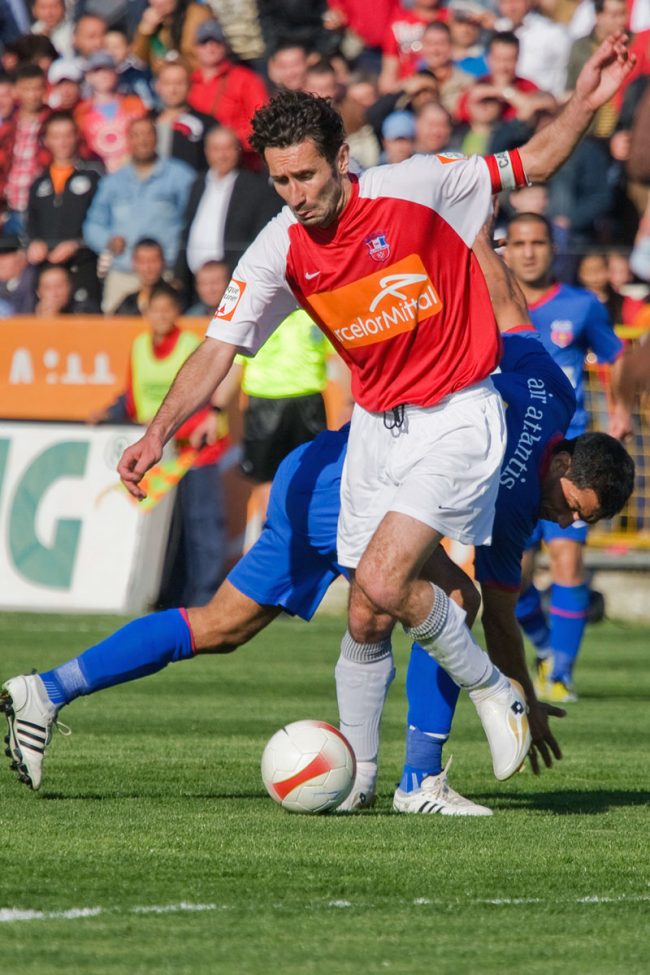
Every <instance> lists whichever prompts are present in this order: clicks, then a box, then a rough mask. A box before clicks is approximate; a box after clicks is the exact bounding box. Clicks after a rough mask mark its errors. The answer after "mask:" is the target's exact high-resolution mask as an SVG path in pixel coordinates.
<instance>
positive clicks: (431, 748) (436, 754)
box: [400, 643, 460, 792]
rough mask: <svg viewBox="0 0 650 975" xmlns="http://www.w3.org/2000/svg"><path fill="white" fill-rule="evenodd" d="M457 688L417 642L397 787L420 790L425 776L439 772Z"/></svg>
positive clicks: (409, 678)
mask: <svg viewBox="0 0 650 975" xmlns="http://www.w3.org/2000/svg"><path fill="white" fill-rule="evenodd" d="M459 694H460V688H459V687H458V685H457V684H454V682H453V680H452V679H451V677H450V676H449V674H448V673H447V672H446V671H445V670H443V669H442V667H441V666H440V664H439V663H438V662H437V661H436V660H434V659H433V657H431V656H430V655H429V654H428V653H427V652H426V650H424V649H423V648H422V647H421V646H420V645H419V644H418V643H414V644H413V647H412V649H411V659H410V660H409V667H408V671H407V674H406V695H407V697H408V705H409V710H408V726H407V731H406V761H405V764H404V770H403V772H402V778H401V781H400V789H403V791H404V792H413V791H414V790H415V789H419V787H420V784H421V782H422V779H425V778H426V777H427V775H438V774H439V773H440V772H441V771H442V748H443V745H444V743H445V742H446V741H447V738H448V737H449V731H450V729H451V722H452V718H453V716H454V711H455V710H456V702H457V700H458V695H459Z"/></svg>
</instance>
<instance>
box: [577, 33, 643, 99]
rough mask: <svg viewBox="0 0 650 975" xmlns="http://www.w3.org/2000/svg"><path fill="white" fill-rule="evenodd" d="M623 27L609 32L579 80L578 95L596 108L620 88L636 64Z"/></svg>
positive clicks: (579, 76) (584, 68) (587, 63)
mask: <svg viewBox="0 0 650 975" xmlns="http://www.w3.org/2000/svg"><path fill="white" fill-rule="evenodd" d="M627 45H628V39H627V36H626V35H625V34H624V33H623V32H622V31H617V33H615V34H610V35H609V37H608V38H607V39H606V40H604V41H603V43H602V44H601V45H600V47H599V48H598V49H597V50H596V51H594V53H593V54H592V56H591V57H590V58H589V60H588V61H587V62H586V64H585V65H584V67H583V69H582V71H581V72H580V74H579V75H578V80H577V81H576V88H575V93H576V96H577V97H578V98H580V99H582V101H584V102H585V103H586V105H587V107H588V108H589V109H590V110H591V111H592V112H595V111H596V110H597V109H598V108H600V107H601V105H604V104H605V102H608V101H609V100H610V98H611V97H612V96H613V95H614V94H615V93H616V92H617V91H618V89H619V88H620V87H621V85H622V84H623V82H624V81H625V79H626V78H627V77H628V76H629V75H630V73H631V72H632V69H633V68H634V66H635V64H636V56H635V55H633V54H630V52H629V51H628V47H627Z"/></svg>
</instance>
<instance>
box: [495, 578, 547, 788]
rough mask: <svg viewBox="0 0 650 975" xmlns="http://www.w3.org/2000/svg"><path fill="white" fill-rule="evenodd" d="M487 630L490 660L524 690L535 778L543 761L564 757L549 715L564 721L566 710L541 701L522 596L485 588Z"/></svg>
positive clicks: (545, 762) (531, 760)
mask: <svg viewBox="0 0 650 975" xmlns="http://www.w3.org/2000/svg"><path fill="white" fill-rule="evenodd" d="M482 595H483V629H484V631H485V641H486V646H487V650H488V653H489V655H490V659H491V660H492V661H493V662H494V663H495V664H496V665H497V667H498V668H499V670H502V671H503V673H504V674H505V675H506V676H507V677H510V678H512V679H513V680H516V681H519V683H520V684H521V686H522V687H523V689H524V694H525V695H526V701H527V703H528V709H529V713H528V722H529V724H530V733H531V735H532V739H533V744H532V748H531V751H530V753H529V757H530V764H531V767H532V769H533V772H534V773H535V775H539V772H540V768H541V766H540V761H539V760H540V758H541V760H542V762H543V763H544V765H545V766H546V767H547V768H551V766H552V765H553V758H556V759H560V758H562V752H561V750H560V746H559V745H558V743H557V741H556V739H555V736H554V735H553V734H552V732H551V729H550V728H549V724H548V719H549V716H553V717H556V718H563V717H564V715H565V713H566V712H565V711H563V710H562V709H561V708H556V707H554V706H553V705H550V704H542V703H541V702H540V701H538V700H537V697H536V695H535V691H534V689H533V683H532V681H531V679H530V674H529V673H528V667H527V666H526V657H525V653H524V641H523V638H522V635H521V630H520V628H519V624H518V623H517V619H516V617H515V607H516V605H517V599H518V596H519V593H517V592H506V591H504V590H502V589H495V588H493V587H492V586H483V589H482Z"/></svg>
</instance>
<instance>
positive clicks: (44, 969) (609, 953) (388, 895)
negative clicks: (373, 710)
mask: <svg viewBox="0 0 650 975" xmlns="http://www.w3.org/2000/svg"><path fill="white" fill-rule="evenodd" d="M119 623H120V620H117V619H115V618H108V617H100V618H97V617H81V616H76V617H67V616H56V617H54V616H35V615H17V614H16V615H13V614H5V615H4V616H2V617H0V637H1V639H2V647H3V653H2V667H1V674H0V676H1V678H2V679H6V677H8V676H12V675H13V674H15V673H18V672H21V671H23V672H24V671H28V670H30V669H31V668H32V667H37V668H39V669H42V668H44V667H45V666H50V665H53V664H55V663H59V662H61V661H62V660H63V659H65V658H66V657H68V656H71V655H73V654H75V653H78V652H79V651H81V650H82V649H83V648H84V647H85V646H87V645H89V644H90V643H92V642H95V641H96V640H97V639H99V638H101V637H102V636H104V635H105V634H107V633H108V632H109V631H111V630H112V629H114V628H115V627H116V626H117V625H119ZM342 625H343V624H342V621H340V620H336V619H329V618H321V619H320V620H317V621H316V622H314V623H312V624H311V625H310V626H307V625H305V624H301V623H298V622H293V621H290V620H280V621H279V622H278V623H276V624H275V625H274V626H273V627H272V628H271V629H269V630H268V631H267V632H266V633H265V634H262V635H261V636H260V637H259V638H258V639H257V640H256V641H255V642H254V643H253V644H251V645H250V646H249V647H246V648H244V649H242V650H241V651H239V652H238V653H236V654H233V655H231V656H228V657H224V658H202V659H199V660H195V661H192V662H190V663H181V664H175V665H173V666H171V667H169V668H167V670H166V671H164V672H163V673H162V674H159V675H156V676H154V677H150V678H148V679H146V680H144V681H139V682H136V683H133V684H130V685H126V686H123V687H120V688H114V689H112V690H110V691H106V692H104V693H102V694H99V695H97V696H95V697H93V698H85V699H82V700H79V701H77V702H75V703H74V704H73V705H72V706H71V707H70V708H69V709H67V710H66V711H65V712H64V713H63V715H62V717H63V719H64V720H65V721H66V722H68V723H69V724H70V725H71V726H72V729H73V735H72V737H71V738H69V739H63V738H59V737H58V736H57V737H56V740H55V741H54V743H53V746H52V748H51V750H50V752H49V754H48V758H47V764H46V778H45V781H44V785H43V788H42V790H41V791H40V792H39V793H37V794H34V793H31V792H28V791H27V789H25V787H24V786H22V785H20V784H19V783H18V781H17V780H15V779H14V778H13V777H12V775H11V774H10V773H9V771H8V768H7V767H6V764H7V762H8V760H5V759H4V758H3V762H4V763H5V767H4V771H3V770H2V769H0V827H1V828H2V838H3V842H2V855H1V860H0V948H1V950H2V963H1V965H0V968H1V969H2V971H7V972H12V973H21V975H50V973H55V972H56V973H57V975H60V973H61V972H66V973H71V975H104V973H106V975H109V973H110V975H118V973H119V975H122V973H124V975H127V973H128V975H137V973H156V975H167V973H170V975H171V973H174V975H203V973H206V975H207V973H210V975H212V973H262V972H264V973H266V972H283V973H326V972H328V973H334V975H347V973H358V972H370V973H375V972H382V971H388V972H396V973H411V972H412V973H418V975H419V973H428V972H432V973H434V975H465V973H471V975H474V973H481V975H483V973H485V975H491V973H502V972H504V971H513V972H516V973H521V975H537V973H540V975H542V973H543V975H553V973H556V972H557V973H562V975H574V973H579V975H601V973H602V975H617V973H621V975H636V973H638V975H642V973H643V975H645V973H648V972H650V938H649V936H648V930H649V925H648V920H649V915H650V868H649V861H650V855H649V850H650V841H649V839H648V832H649V831H648V826H649V816H648V809H649V799H650V793H649V792H648V729H649V727H650V722H649V720H648V703H649V702H650V668H649V667H648V638H649V636H650V631H649V630H648V629H647V628H646V629H643V628H641V627H636V626H632V625H625V624H615V623H605V624H602V625H601V626H598V627H594V628H591V629H590V631H589V635H588V640H587V645H586V647H585V649H584V653H583V657H582V661H581V664H580V669H579V673H578V689H579V691H580V693H581V700H580V702H579V703H578V704H577V705H574V706H573V707H572V708H571V711H570V714H569V716H568V717H567V718H566V719H565V720H564V722H563V724H562V725H561V726H560V725H559V724H558V726H557V729H556V730H557V735H558V738H560V740H561V743H562V745H563V747H564V750H565V759H564V761H563V762H561V763H560V765H559V766H558V767H557V768H555V769H553V770H552V771H550V772H545V773H544V774H543V775H542V776H541V777H540V778H539V779H535V778H534V777H533V776H532V775H531V774H530V773H529V772H526V773H524V774H521V775H518V776H516V777H515V779H514V780H513V781H511V782H507V783H497V782H496V781H495V780H494V778H493V777H492V774H491V766H490V762H489V755H488V749H487V745H486V743H485V741H484V739H483V738H482V732H481V729H480V725H479V723H478V719H477V718H476V716H475V714H474V711H473V708H472V707H471V705H470V704H469V702H468V701H467V700H463V699H461V705H460V707H459V710H458V714H457V718H456V722H455V726H454V732H453V736H452V740H451V742H450V745H449V746H448V750H447V754H449V753H450V752H453V754H454V767H453V772H452V777H451V780H452V784H453V785H454V786H455V787H456V788H458V789H459V790H460V791H461V792H463V793H465V794H467V795H470V796H472V797H473V798H475V799H477V800H478V801H480V802H482V803H486V804H487V805H490V806H492V808H493V809H494V811H495V815H494V816H493V817H492V818H489V819H474V820H472V819H454V818H448V817H446V818H443V817H440V816H431V817H427V816H397V815H394V814H393V813H392V812H391V798H392V792H393V789H394V785H395V782H396V780H397V778H398V777H399V772H400V768H401V759H402V742H403V720H404V710H405V707H404V696H403V679H404V673H405V669H406V646H405V643H404V641H403V639H402V638H401V637H400V638H398V639H399V644H398V647H397V648H396V658H397V663H398V668H399V669H398V679H397V680H396V682H395V684H394V686H393V689H392V691H391V695H390V699H389V702H388V708H387V712H386V715H385V719H384V725H383V747H382V767H381V775H380V783H379V786H380V788H379V802H378V805H377V807H376V809H374V810H372V811H369V812H365V813H359V814H355V815H352V816H341V815H339V816H336V815H330V816H324V817H308V816H291V815H289V814H287V813H285V812H283V811H282V810H281V809H280V808H279V807H278V806H276V805H275V804H274V803H273V802H272V801H271V800H270V799H269V798H268V797H267V796H266V793H265V792H264V788H263V786H262V783H261V780H260V776H259V759H260V755H261V752H262V749H263V747H264V744H265V742H266V740H267V739H268V738H269V736H270V735H271V734H272V733H273V732H274V731H275V730H276V729H277V728H278V727H280V726H281V725H282V724H284V723H286V722H287V721H290V720H295V719H297V718H302V717H318V718H324V719H328V720H330V721H335V720H336V705H335V697H334V683H333V676H332V672H333V666H334V663H335V660H336V657H337V655H338V639H339V636H340V633H341V628H342ZM18 911H22V912H25V914H24V915H20V914H18V913H17V912H18ZM21 917H22V918H23V919H19V918H21Z"/></svg>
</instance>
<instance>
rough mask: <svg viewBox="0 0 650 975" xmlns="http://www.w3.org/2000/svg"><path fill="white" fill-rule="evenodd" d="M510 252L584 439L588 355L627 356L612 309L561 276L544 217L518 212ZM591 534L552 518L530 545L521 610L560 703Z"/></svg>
mask: <svg viewBox="0 0 650 975" xmlns="http://www.w3.org/2000/svg"><path fill="white" fill-rule="evenodd" d="M505 255H506V260H507V262H508V265H509V266H510V268H511V269H512V271H513V272H514V274H515V277H516V278H517V281H518V283H519V285H520V286H521V288H522V290H523V293H524V295H525V298H526V300H527V302H528V307H529V311H530V318H531V321H532V323H533V325H534V326H535V328H536V329H537V331H538V332H539V335H540V337H541V340H542V342H543V344H544V346H545V348H546V349H547V350H548V352H549V353H550V354H551V356H552V357H553V359H554V360H555V362H557V364H558V365H559V366H560V367H561V368H562V370H563V371H564V373H565V374H566V376H567V377H568V379H569V380H570V382H571V384H572V386H573V388H574V389H575V391H576V400H577V405H576V411H575V414H574V416H573V419H572V421H571V425H570V427H569V430H568V433H567V436H568V437H576V436H579V435H580V434H582V433H584V432H585V430H586V429H587V426H588V423H589V417H588V414H587V411H586V409H585V395H584V380H585V357H586V355H587V353H588V352H590V351H591V352H594V353H595V355H596V357H597V359H598V361H599V362H604V363H613V362H615V361H616V360H617V358H618V357H619V356H620V353H621V351H622V343H621V341H620V339H618V338H617V336H616V334H615V333H614V329H613V327H612V323H611V322H610V320H609V318H608V315H607V312H606V310H605V308H604V306H603V305H602V304H601V302H600V301H598V299H597V298H596V296H595V295H594V294H593V293H592V292H591V291H586V290H584V289H583V288H574V287H571V286H570V285H567V284H558V283H557V282H555V281H554V280H553V277H552V272H551V265H552V262H553V245H552V240H551V230H550V225H549V224H548V221H547V220H546V219H545V218H544V217H542V216H539V215H538V214H531V213H521V214H518V215H517V216H516V217H515V218H514V219H513V220H512V221H511V222H510V224H509V227H508V233H507V241H506V250H505ZM587 531H588V528H587V525H586V524H585V523H584V522H579V523H575V524H572V525H570V526H569V527H567V528H562V527H561V526H559V525H557V524H553V523H552V522H549V521H548V520H542V521H540V523H539V524H538V525H537V527H536V528H535V531H534V533H533V534H532V535H531V539H530V543H529V546H528V548H529V554H528V556H527V560H526V567H525V575H526V582H527V585H526V586H525V587H524V591H523V592H522V596H521V599H520V601H519V605H518V609H517V613H518V617H519V621H520V623H521V625H522V627H523V628H524V630H525V632H526V634H527V636H528V637H529V639H530V640H531V641H532V643H533V644H534V645H535V647H536V649H537V690H538V694H540V696H542V697H544V698H545V699H548V700H551V701H555V702H556V703H560V704H564V703H567V702H570V701H575V700H576V695H575V692H574V690H573V668H574V665H575V661H576V658H577V656H578V652H579V650H580V644H581V642H582V638H583V635H584V630H585V626H586V622H587V610H588V605H589V587H588V585H587V581H586V579H585V572H584V566H583V558H582V552H583V547H584V545H585V543H586V540H587ZM541 541H544V542H545V543H546V545H547V546H548V551H549V558H550V566H551V576H552V586H551V601H550V613H549V616H550V620H549V619H547V617H546V614H545V612H544V609H543V608H542V604H541V598H540V593H539V591H538V589H537V588H536V587H535V585H534V584H533V581H532V569H533V558H532V552H533V551H534V549H535V548H536V547H537V546H538V545H539V543H540V542H541Z"/></svg>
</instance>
